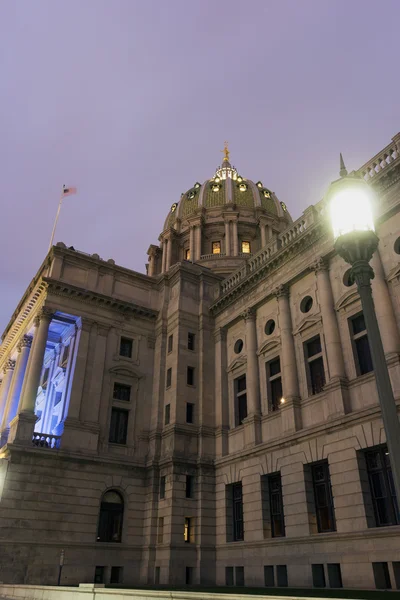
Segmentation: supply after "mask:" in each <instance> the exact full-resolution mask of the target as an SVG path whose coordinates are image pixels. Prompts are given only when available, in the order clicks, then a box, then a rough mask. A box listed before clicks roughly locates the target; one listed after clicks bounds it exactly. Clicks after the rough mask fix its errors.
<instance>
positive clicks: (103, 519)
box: [96, 488, 125, 544]
mask: <svg viewBox="0 0 400 600" xmlns="http://www.w3.org/2000/svg"><path fill="white" fill-rule="evenodd" d="M109 492H115V493H116V494H117V495H118V496H119V498H120V500H121V502H120V503H115V502H104V500H103V499H104V498H105V497H106V495H107V494H108V493H109ZM107 505H108V508H107V509H106V508H105V507H106V506H107ZM117 507H118V508H117ZM124 512H125V500H124V497H123V495H122V494H121V492H120V491H119V490H117V489H114V488H111V489H108V490H106V491H105V492H104V493H103V495H102V497H101V500H100V507H99V515H98V521H97V535H96V542H97V543H100V544H101V543H106V544H120V543H121V542H122V534H123V525H124ZM112 516H113V519H114V520H113V521H112V520H111V517H112ZM116 525H117V526H118V531H117V536H116V539H109V537H111V538H112V537H114V535H116V534H115V533H111V535H109V534H110V532H111V530H112V531H114V529H115V526H116ZM105 532H106V533H107V535H105V536H104V537H105V538H106V539H101V538H103V533H105Z"/></svg>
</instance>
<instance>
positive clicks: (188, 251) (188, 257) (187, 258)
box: [185, 248, 190, 260]
mask: <svg viewBox="0 0 400 600" xmlns="http://www.w3.org/2000/svg"><path fill="white" fill-rule="evenodd" d="M185 260H190V248H186V250H185Z"/></svg>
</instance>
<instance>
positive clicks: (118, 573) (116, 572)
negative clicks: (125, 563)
mask: <svg viewBox="0 0 400 600" xmlns="http://www.w3.org/2000/svg"><path fill="white" fill-rule="evenodd" d="M122 573H123V567H111V577H110V583H122Z"/></svg>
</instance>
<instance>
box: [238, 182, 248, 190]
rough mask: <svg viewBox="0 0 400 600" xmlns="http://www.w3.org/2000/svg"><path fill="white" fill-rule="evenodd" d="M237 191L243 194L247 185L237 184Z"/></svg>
mask: <svg viewBox="0 0 400 600" xmlns="http://www.w3.org/2000/svg"><path fill="white" fill-rule="evenodd" d="M239 190H240V191H241V192H245V191H246V190H247V183H239Z"/></svg>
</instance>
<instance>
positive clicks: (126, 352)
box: [119, 337, 133, 358]
mask: <svg viewBox="0 0 400 600" xmlns="http://www.w3.org/2000/svg"><path fill="white" fill-rule="evenodd" d="M132 348H133V340H131V339H129V338H126V337H122V338H121V341H120V344H119V355H120V356H126V357H127V358H132Z"/></svg>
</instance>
